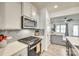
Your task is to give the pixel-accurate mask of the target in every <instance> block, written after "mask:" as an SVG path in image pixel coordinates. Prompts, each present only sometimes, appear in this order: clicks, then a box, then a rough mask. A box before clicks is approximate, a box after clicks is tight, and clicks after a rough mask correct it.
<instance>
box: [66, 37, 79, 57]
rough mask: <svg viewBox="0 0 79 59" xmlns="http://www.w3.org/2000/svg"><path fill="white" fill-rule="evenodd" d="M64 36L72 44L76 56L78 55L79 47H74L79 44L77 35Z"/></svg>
mask: <svg viewBox="0 0 79 59" xmlns="http://www.w3.org/2000/svg"><path fill="white" fill-rule="evenodd" d="M66 38H67V40H68V41H69V42H70V43H71V45H72V46H73V50H74V53H75V54H76V55H77V56H79V48H77V47H76V46H79V38H78V37H66Z"/></svg>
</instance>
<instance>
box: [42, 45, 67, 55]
mask: <svg viewBox="0 0 79 59" xmlns="http://www.w3.org/2000/svg"><path fill="white" fill-rule="evenodd" d="M41 56H66V47H65V46H61V45H55V44H53V45H52V44H51V45H49V47H48V50H47V51H45V52H43V53H42V54H41Z"/></svg>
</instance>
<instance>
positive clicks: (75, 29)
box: [73, 25, 78, 36]
mask: <svg viewBox="0 0 79 59" xmlns="http://www.w3.org/2000/svg"><path fill="white" fill-rule="evenodd" d="M73 36H78V25H74V26H73Z"/></svg>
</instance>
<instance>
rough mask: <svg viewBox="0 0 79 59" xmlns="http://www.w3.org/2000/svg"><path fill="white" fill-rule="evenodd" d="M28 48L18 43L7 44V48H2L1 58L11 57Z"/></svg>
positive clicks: (0, 49) (0, 51) (0, 50)
mask: <svg viewBox="0 0 79 59" xmlns="http://www.w3.org/2000/svg"><path fill="white" fill-rule="evenodd" d="M26 47H28V45H26V44H23V43H21V42H18V41H14V42H12V43H9V44H7V46H6V47H4V48H0V56H11V55H13V54H15V53H17V52H18V51H21V50H22V49H24V48H26Z"/></svg>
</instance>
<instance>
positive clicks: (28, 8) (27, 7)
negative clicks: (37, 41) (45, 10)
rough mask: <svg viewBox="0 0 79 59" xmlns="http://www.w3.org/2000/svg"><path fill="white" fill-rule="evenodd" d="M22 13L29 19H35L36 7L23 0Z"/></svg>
mask: <svg viewBox="0 0 79 59" xmlns="http://www.w3.org/2000/svg"><path fill="white" fill-rule="evenodd" d="M22 15H25V16H27V17H30V18H31V20H37V8H36V7H35V6H34V5H33V4H32V3H30V2H23V3H22Z"/></svg>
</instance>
